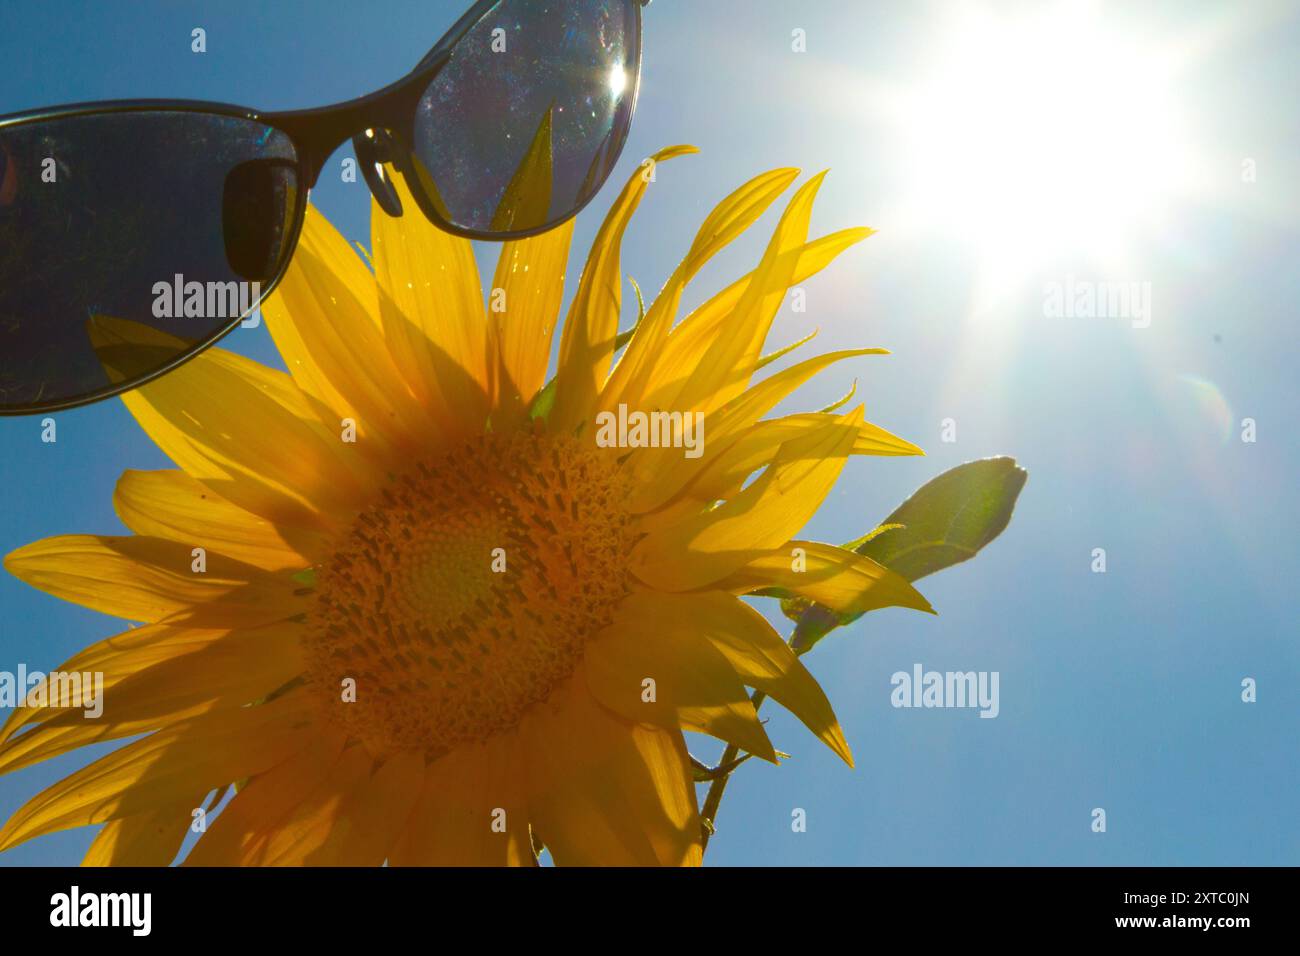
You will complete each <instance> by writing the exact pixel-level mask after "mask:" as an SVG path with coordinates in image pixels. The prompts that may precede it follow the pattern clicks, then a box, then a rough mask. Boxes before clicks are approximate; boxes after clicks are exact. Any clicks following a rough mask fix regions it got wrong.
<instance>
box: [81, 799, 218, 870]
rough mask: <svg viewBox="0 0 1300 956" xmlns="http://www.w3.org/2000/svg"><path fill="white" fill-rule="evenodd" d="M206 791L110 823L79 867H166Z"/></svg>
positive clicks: (200, 805)
mask: <svg viewBox="0 0 1300 956" xmlns="http://www.w3.org/2000/svg"><path fill="white" fill-rule="evenodd" d="M206 796H207V791H206V790H205V791H204V792H203V793H198V794H195V795H194V796H192V797H191V798H190V799H189V800H182V801H181V802H180V803H176V804H173V805H172V806H170V807H160V808H159V809H157V810H149V811H147V812H145V813H137V814H136V815H135V816H130V817H121V818H119V819H117V820H109V821H108V822H107V823H105V824H104V825H103V826H102V827H101V828H100V830H99V834H98V835H97V836H96V837H95V841H94V842H93V843H91V844H90V849H89V850H87V851H86V855H85V857H84V858H83V859H82V861H81V865H82V866H168V865H169V864H170V863H171V862H172V860H174V859H176V853H177V852H178V851H179V850H180V848H181V844H182V843H183V842H184V841H185V833H186V831H187V830H188V829H189V827H190V823H191V822H193V820H194V816H193V814H194V811H195V810H196V809H198V808H200V807H202V806H203V800H204V798H205V797H206Z"/></svg>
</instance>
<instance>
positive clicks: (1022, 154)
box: [899, 5, 1192, 286]
mask: <svg viewBox="0 0 1300 956" xmlns="http://www.w3.org/2000/svg"><path fill="white" fill-rule="evenodd" d="M949 27H950V29H949V30H947V31H946V35H944V36H943V37H942V39H941V41H940V42H939V43H938V44H937V46H936V48H935V56H934V59H933V60H932V61H930V62H928V63H926V64H924V65H923V66H922V74H921V76H922V78H921V79H920V81H919V82H918V83H917V85H916V86H915V87H914V88H913V89H912V90H911V91H910V92H909V94H908V95H907V96H906V100H907V102H906V104H905V106H904V108H903V109H902V110H901V111H900V113H899V116H900V118H901V122H902V123H903V124H904V129H903V130H902V133H903V140H904V144H905V162H906V163H907V178H908V179H909V181H911V182H912V183H914V187H915V188H914V189H913V190H912V192H913V195H912V196H910V197H909V202H908V204H907V205H908V207H909V208H908V212H909V214H910V215H912V216H915V217H917V218H919V219H920V220H921V221H923V222H928V223H934V222H936V221H937V222H941V223H943V226H944V230H945V232H947V233H948V234H951V235H961V236H963V237H965V238H968V239H970V240H971V241H972V242H975V243H977V244H978V247H979V250H980V256H981V259H982V260H983V268H982V272H983V273H984V278H985V280H986V281H987V282H991V283H992V284H993V285H995V286H996V285H999V284H1005V283H1007V282H1014V281H1015V280H1016V279H1018V278H1024V276H1025V274H1027V273H1028V272H1029V271H1030V270H1032V268H1033V267H1034V266H1035V265H1037V264H1039V263H1041V262H1043V261H1044V260H1046V259H1049V258H1052V257H1060V256H1074V255H1079V256H1083V257H1087V258H1088V259H1089V260H1092V261H1096V262H1098V263H1099V264H1101V265H1103V266H1108V267H1111V268H1123V263H1124V261H1125V259H1126V258H1127V252H1128V248H1127V247H1128V246H1129V244H1130V243H1131V242H1132V241H1133V239H1135V238H1136V237H1137V235H1138V234H1139V233H1142V232H1144V231H1145V230H1147V229H1149V228H1151V227H1152V225H1153V224H1154V223H1156V222H1158V221H1159V220H1160V218H1161V217H1162V215H1163V214H1164V212H1165V210H1166V207H1167V206H1168V204H1169V200H1170V199H1171V198H1173V197H1174V196H1175V195H1176V194H1178V193H1179V192H1182V191H1184V189H1185V188H1186V187H1187V186H1188V183H1189V181H1190V178H1191V170H1190V166H1189V162H1190V157H1191V155H1192V151H1191V150H1190V149H1189V147H1188V144H1187V142H1186V133H1185V130H1184V129H1183V128H1182V123H1181V111H1180V104H1179V103H1178V102H1177V101H1176V98H1175V97H1174V95H1173V85H1172V83H1171V73H1172V68H1171V65H1170V60H1169V58H1166V57H1164V56H1162V53H1161V51H1160V50H1159V49H1152V48H1151V46H1150V44H1149V42H1139V41H1138V40H1137V39H1136V38H1135V37H1134V36H1132V35H1131V34H1129V33H1128V32H1126V30H1125V28H1124V25H1123V24H1121V23H1117V22H1108V21H1103V20H1101V19H1099V18H1098V16H1096V15H1095V14H1094V13H1093V12H1092V11H1091V10H1090V9H1089V8H1088V7H1086V6H1080V5H1072V6H1061V7H1054V8H1037V9H1036V10H1035V11H1033V12H1030V13H1021V14H1020V15H1018V16H1016V17H1013V18H1005V17H1002V16H996V15H993V14H991V13H988V12H984V11H978V10H968V11H965V12H964V13H962V14H959V15H957V16H956V17H955V19H954V20H953V21H952V22H951V23H950V24H949Z"/></svg>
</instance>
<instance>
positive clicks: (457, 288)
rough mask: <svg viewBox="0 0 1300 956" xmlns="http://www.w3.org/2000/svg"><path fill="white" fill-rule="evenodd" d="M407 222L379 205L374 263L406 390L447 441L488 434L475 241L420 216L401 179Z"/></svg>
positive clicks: (373, 221) (373, 227) (388, 335)
mask: <svg viewBox="0 0 1300 956" xmlns="http://www.w3.org/2000/svg"><path fill="white" fill-rule="evenodd" d="M390 181H391V182H392V184H393V187H394V188H395V189H396V190H397V193H398V196H399V197H400V198H401V201H402V208H403V209H404V210H405V212H404V213H403V215H401V216H399V217H396V218H394V217H392V216H389V215H388V214H387V213H385V212H384V211H383V210H381V209H380V208H379V207H378V205H377V204H374V203H372V205H371V211H370V241H371V256H372V257H373V259H374V264H375V279H376V280H377V282H378V284H379V314H380V316H381V318H382V320H383V325H384V337H385V339H386V340H387V343H388V350H389V352H390V353H391V354H392V356H393V359H394V361H395V364H396V365H397V367H398V369H399V370H400V371H401V373H402V375H403V377H404V378H405V379H406V383H407V385H408V386H409V387H410V389H411V391H412V392H413V393H414V394H415V396H416V397H417V398H418V399H419V401H420V404H421V405H423V406H424V407H425V409H427V410H428V412H429V414H430V416H431V417H432V419H433V421H434V422H435V424H437V425H438V427H439V428H440V429H441V431H442V432H443V434H445V435H446V436H448V438H451V437H454V436H460V435H464V434H470V433H475V432H481V431H482V429H483V423H484V421H486V418H487V412H488V403H487V388H488V369H487V337H488V333H487V322H486V321H485V319H484V316H483V290H482V288H481V286H480V285H479V276H478V264H477V263H476V262H475V261H474V250H473V247H472V246H471V245H470V243H469V240H468V239H462V238H461V237H460V236H455V235H452V234H451V233H449V232H446V231H444V230H442V229H439V228H438V227H437V226H435V225H434V224H433V223H431V222H429V220H428V218H427V217H426V216H424V215H423V214H422V213H421V212H420V211H419V206H418V205H417V204H416V201H415V198H414V197H413V196H412V195H411V192H410V190H409V189H408V188H407V185H406V182H405V180H404V179H402V178H401V177H400V176H395V177H392V179H391V180H390Z"/></svg>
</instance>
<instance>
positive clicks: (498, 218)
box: [0, 0, 648, 415]
mask: <svg viewBox="0 0 1300 956" xmlns="http://www.w3.org/2000/svg"><path fill="white" fill-rule="evenodd" d="M645 2H648V0H479V2H478V3H476V4H475V5H474V6H473V7H472V8H471V9H470V10H469V11H468V12H467V13H466V14H465V15H464V16H463V17H461V19H460V20H459V21H457V23H456V24H455V25H454V26H453V27H452V28H451V30H450V31H448V33H447V35H446V36H444V37H443V38H442V39H441V40H440V41H439V42H438V43H437V44H436V45H435V46H434V47H433V49H432V50H431V51H430V52H429V54H428V55H427V56H425V58H424V59H423V60H422V61H421V62H420V63H419V64H418V65H417V66H416V67H415V69H414V70H412V71H411V72H410V73H409V74H407V76H406V77H404V78H403V79H401V80H399V81H398V82H396V83H394V84H392V85H391V86H389V87H387V88H385V89H383V90H380V91H379V92H377V93H373V94H371V95H369V96H366V97H363V98H361V99H358V100H352V101H349V102H347V103H344V104H340V105H337V106H329V107H324V108H321V109H312V110H297V111H291V112H277V113H259V112H257V111H255V110H250V109H246V108H242V107H237V106H229V105H225V104H216V103H202V102H194V101H184V100H136V101H115V102H105V103H91V104H78V105H73V106H64V107H56V108H52V109H43V110H34V111H30V112H25V113H19V114H14V115H11V116H6V117H3V118H0V415H21V414H33V413H38V412H47V411H54V410H58V409H64V408H70V407H74V406H77V405H82V404H86V403H88V402H93V401H97V400H99V399H102V398H107V397H109V396H111V395H116V394H118V393H120V392H123V391H126V390H128V389H131V388H134V387H136V386H137V385H140V384H142V383H144V382H147V381H149V380H150V379H152V378H154V377H156V376H158V375H161V374H163V373H164V372H167V371H169V370H171V369H173V368H175V367H176V366H178V365H180V364H181V363H183V362H185V361H186V360H188V359H190V358H192V357H193V356H194V355H196V354H197V353H198V352H200V351H202V350H203V349H204V348H206V347H208V346H209V345H211V344H212V343H213V342H215V341H216V340H217V339H219V338H221V336H223V335H224V334H225V333H227V332H229V331H230V330H231V329H233V328H234V327H235V326H237V325H239V323H240V322H241V320H243V319H244V318H245V317H247V316H248V315H249V314H250V313H251V312H252V311H253V310H254V309H255V308H256V307H257V304H258V302H260V301H261V299H263V298H265V296H266V295H267V294H268V293H269V292H270V291H271V290H272V289H273V288H274V287H275V284H276V283H277V282H278V281H279V279H280V277H281V276H282V275H283V274H284V272H285V270H286V268H287V267H288V264H289V260H290V258H291V257H292V255H293V251H294V247H295V246H296V245H297V242H298V236H299V233H300V231H301V229H302V224H303V219H304V217H305V214H306V209H307V192H308V190H309V189H310V188H312V187H313V186H314V185H315V183H316V180H317V177H318V176H319V175H320V171H321V168H322V166H323V165H324V163H325V162H326V160H327V159H328V157H329V156H330V155H331V154H332V153H333V152H334V151H335V150H336V149H337V148H338V147H339V146H341V145H342V144H343V143H344V142H346V141H347V140H348V139H351V140H352V145H353V148H354V151H355V153H356V159H357V166H358V167H359V169H360V171H361V173H362V175H363V177H364V179H365V181H366V183H367V185H368V186H369V188H370V190H371V192H372V194H373V195H374V197H375V200H376V202H377V203H378V205H379V206H380V207H381V208H382V209H383V210H384V212H386V213H387V214H388V215H391V216H400V215H405V214H408V213H410V212H413V211H412V210H407V209H403V208H402V200H401V198H400V194H399V192H398V190H397V189H396V188H395V186H394V183H393V182H392V180H391V179H390V176H391V175H392V173H391V172H390V171H391V170H395V171H396V174H398V175H400V176H401V177H402V179H403V181H404V183H405V185H406V187H407V192H408V193H409V195H410V196H412V197H413V198H414V200H415V202H416V204H417V205H418V206H419V207H420V208H419V212H421V213H423V214H424V215H425V216H427V217H428V218H429V220H430V221H431V222H433V223H434V224H435V225H436V226H438V227H440V228H442V229H445V230H446V231H448V232H451V233H455V234H456V235H459V236H464V237H467V238H470V239H486V240H495V241H501V240H508V239H519V238H524V237H527V236H531V235H534V234H536V233H540V232H544V231H546V230H548V229H551V228H553V227H555V226H557V225H559V224H560V223H562V222H564V221H565V220H567V219H569V218H571V217H573V216H574V215H576V214H577V213H578V212H579V211H580V210H581V209H582V208H583V207H584V206H585V205H586V204H587V203H588V202H589V201H590V200H591V199H592V197H593V196H594V195H595V194H596V192H597V191H598V190H599V189H600V187H601V185H602V184H603V183H604V182H605V180H606V178H608V176H609V174H610V171H611V170H612V169H613V167H614V164H615V162H616V161H617V160H618V157H619V154H620V152H621V151H622V149H623V143H624V141H625V140H626V138H627V132H628V128H629V126H630V125H631V120H632V111H633V108H634V107H635V103H636V94H637V87H638V83H639V80H640V58H641V6H642V5H643V3H645Z"/></svg>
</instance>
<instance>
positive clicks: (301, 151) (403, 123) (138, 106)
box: [0, 0, 650, 418]
mask: <svg viewBox="0 0 1300 956" xmlns="http://www.w3.org/2000/svg"><path fill="white" fill-rule="evenodd" d="M501 2H502V0H477V2H476V3H475V4H474V5H473V6H472V7H470V9H469V10H467V11H466V12H465V13H464V14H463V15H462V16H461V18H460V19H459V20H457V21H456V22H455V23H454V24H453V25H452V27H451V29H450V30H448V31H447V32H446V33H445V34H444V35H443V37H442V39H440V40H439V41H438V42H437V43H436V44H435V45H434V46H433V48H432V49H431V50H430V51H429V52H428V53H427V54H426V55H425V56H424V58H423V59H422V60H421V61H420V62H419V63H417V64H416V66H415V68H414V69H413V70H411V71H410V72H409V73H407V74H406V75H405V76H404V77H402V78H401V79H399V80H397V81H396V82H394V83H390V84H389V85H388V86H385V87H383V88H382V89H380V90H377V91H376V92H374V93H369V94H367V95H365V96H361V97H358V98H357V99H354V100H346V101H344V102H342V103H335V104H332V105H329V106H320V107H313V108H309V109H302V110H284V111H277V112H263V111H260V110H255V109H252V108H249V107H245V106H237V105H234V104H231V103H220V102H209V101H207V100H172V99H136V100H103V101H99V102H84V103H70V104H67V105H65V106H54V107H43V108H38V109H33V110H24V111H22V112H18V113H10V114H7V115H5V116H0V132H3V131H4V130H5V129H7V128H10V127H13V126H20V125H25V124H27V123H34V122H43V121H49V120H59V119H74V118H76V117H80V116H95V115H111V114H114V113H149V112H159V113H161V112H169V113H202V114H205V115H208V116H229V117H236V118H239V119H245V120H251V121H253V122H257V123H261V124H263V125H266V126H269V127H271V128H273V129H276V130H278V131H279V132H281V133H284V134H285V135H286V136H287V137H289V140H290V142H291V143H292V144H293V147H294V152H295V159H296V162H295V167H296V170H295V171H296V174H297V177H298V178H297V182H296V187H297V188H296V190H295V192H296V196H295V199H294V209H293V214H292V215H293V219H292V222H291V223H289V224H287V228H286V230H285V236H286V237H287V238H288V240H289V241H287V242H286V243H284V252H283V253H282V254H281V256H280V261H279V262H278V263H277V264H276V269H275V273H274V275H273V277H272V278H271V279H270V280H269V281H268V282H266V283H265V284H264V285H263V288H262V294H261V297H260V298H259V299H258V300H257V302H256V303H255V304H254V305H253V307H252V308H251V309H249V311H248V312H245V313H244V314H242V315H240V316H238V317H237V318H234V319H232V320H231V321H230V322H229V323H227V324H226V325H225V326H223V327H222V328H220V329H219V330H218V331H216V332H214V333H213V334H212V335H210V336H209V337H207V338H206V339H204V340H203V341H202V342H199V343H198V344H197V345H195V346H194V347H192V348H190V349H188V350H186V351H184V352H182V353H180V354H179V355H177V356H176V357H175V358H174V359H172V360H171V361H169V362H167V363H166V364H164V365H162V366H160V367H158V368H157V369H154V370H152V371H150V372H149V373H148V374H146V375H142V376H138V377H136V378H133V379H130V380H128V381H124V382H116V383H112V384H109V385H106V386H105V387H103V388H101V389H98V390H96V391H94V392H89V393H87V394H85V395H78V396H76V397H72V398H67V399H61V400H58V401H53V402H43V403H30V404H27V405H16V406H3V407H0V418H2V417H8V416H18V415H34V414H41V413H44V412H58V411H66V410H68V409H72V408H79V407H81V406H83V405H90V404H93V403H95V402H99V401H102V400H104V399H106V398H112V397H113V396H115V395H120V394H122V393H123V392H129V391H131V390H132V389H135V388H139V387H140V386H141V385H145V384H147V383H149V382H151V381H153V380H154V379H156V378H159V377H160V376H163V375H166V374H167V373H168V372H171V371H173V370H174V369H176V368H178V367H179V366H181V365H184V364H185V363H186V362H188V361H189V360H190V359H192V358H194V357H195V356H197V355H198V354H199V353H201V352H203V351H204V350H205V349H208V348H210V347H212V346H213V345H215V344H216V343H217V342H219V341H220V340H221V339H223V338H225V337H226V336H227V335H228V334H229V333H230V332H232V331H234V329H235V328H237V327H238V326H239V325H240V324H241V323H242V322H243V321H244V320H245V319H246V318H248V316H249V315H252V314H253V313H254V312H256V311H257V310H258V308H260V307H261V304H262V303H263V302H265V301H266V299H267V297H268V296H270V294H271V293H272V292H273V291H274V290H275V287H276V286H277V285H278V284H279V282H280V280H281V279H282V278H283V277H284V274H285V272H286V271H287V270H288V268H289V263H290V262H291V261H292V260H293V255H294V252H295V251H297V248H298V241H299V238H300V237H301V235H302V227H303V223H304V222H305V220H306V217H307V203H308V201H309V198H310V197H309V193H310V191H311V190H312V189H313V188H315V186H316V181H317V179H319V178H320V173H321V170H322V169H323V168H324V166H325V163H326V161H328V159H329V157H330V156H331V155H333V154H334V152H335V151H336V150H337V149H338V148H339V147H340V146H342V145H343V144H344V143H346V142H348V141H349V140H351V139H353V138H354V137H356V136H360V135H363V134H365V133H368V132H371V131H380V130H383V131H386V132H387V133H389V134H390V135H391V136H392V137H393V141H394V142H395V144H396V146H397V148H396V149H395V150H392V151H391V152H392V156H391V161H392V163H393V165H394V167H395V168H396V169H397V171H398V172H400V173H401V174H402V177H403V179H404V180H405V181H406V185H407V187H408V189H409V190H410V192H411V195H413V196H414V197H415V200H416V204H417V205H418V206H419V207H420V212H422V213H423V214H424V215H425V217H426V218H428V220H429V221H430V222H432V223H433V224H434V225H435V226H437V227H438V228H439V229H442V230H443V231H445V232H449V233H451V234H453V235H456V236H460V237H462V238H465V239H478V240H483V241H489V242H505V241H511V240H516V239H526V238H528V237H530V236H535V235H539V234H541V233H543V232H547V231H549V230H551V229H554V228H555V227H556V226H558V225H560V224H561V223H563V222H566V221H568V220H569V219H572V218H573V217H574V216H576V215H577V214H578V213H580V212H581V211H582V210H583V209H585V208H586V206H587V204H588V203H590V202H591V201H592V200H593V199H594V198H595V197H596V193H598V192H599V191H600V190H599V188H597V189H593V190H592V192H591V195H589V196H587V197H586V198H585V199H583V200H582V202H580V203H579V204H578V205H576V206H575V207H573V209H571V210H570V211H569V212H568V213H567V214H566V215H564V216H561V217H558V218H557V219H554V220H552V221H550V222H547V223H544V224H543V225H540V226H536V227H533V228H531V229H520V230H509V231H500V232H488V231H483V230H474V229H465V228H463V227H461V226H457V225H455V224H454V223H451V222H448V221H447V220H446V218H445V217H444V216H442V215H441V214H440V213H439V212H438V211H437V209H436V207H435V205H434V203H433V202H432V201H431V200H430V199H429V197H428V195H427V194H426V192H425V190H424V188H423V187H422V186H421V185H420V182H419V176H417V175H416V173H415V168H414V165H413V163H414V162H415V161H416V160H415V159H414V152H413V143H414V138H415V114H416V107H417V106H418V104H419V102H420V98H421V97H422V96H423V95H424V92H425V90H426V89H428V86H429V84H430V83H432V82H433V80H434V78H435V77H437V75H438V74H439V73H440V72H441V71H442V69H443V67H445V66H446V65H447V62H448V61H449V60H450V59H451V54H452V51H453V50H454V48H455V46H456V44H457V43H459V42H460V41H461V39H463V38H464V36H465V34H467V33H468V32H469V31H470V30H471V29H472V28H473V27H474V26H476V25H477V24H478V23H479V21H481V20H482V19H483V18H484V17H486V16H488V14H490V13H491V12H492V10H493V9H495V8H496V7H497V6H498V5H499V4H500V3H501ZM628 3H629V5H630V6H631V7H632V9H633V10H634V11H635V17H634V19H633V22H632V32H631V36H629V37H628V49H629V50H631V51H633V52H634V53H635V57H636V60H635V62H636V74H635V76H634V77H633V78H632V95H631V96H630V97H629V98H628V100H627V101H626V105H625V106H621V107H620V110H622V111H623V112H624V113H625V116H624V118H623V119H622V120H621V122H620V124H619V125H620V128H619V129H618V130H617V133H616V135H617V140H616V141H615V142H614V143H613V148H612V150H611V151H610V156H611V157H612V158H611V162H610V168H611V169H612V168H613V166H614V164H615V163H616V162H617V161H618V158H619V156H621V155H622V152H623V147H624V145H625V144H626V142H627V135H628V132H629V130H630V129H631V127H632V115H633V114H634V113H635V111H636V100H637V95H638V93H639V91H640V86H641V17H642V14H641V10H642V8H643V7H645V6H647V5H648V4H649V3H650V0H628ZM358 162H361V158H360V157H358ZM607 178H608V177H607ZM602 185H603V180H602ZM407 212H408V211H405V210H404V211H403V212H402V213H401V214H402V215H405V214H407Z"/></svg>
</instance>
